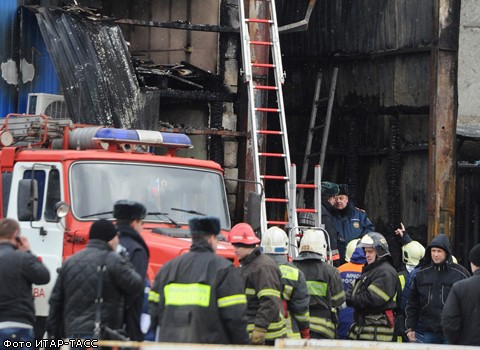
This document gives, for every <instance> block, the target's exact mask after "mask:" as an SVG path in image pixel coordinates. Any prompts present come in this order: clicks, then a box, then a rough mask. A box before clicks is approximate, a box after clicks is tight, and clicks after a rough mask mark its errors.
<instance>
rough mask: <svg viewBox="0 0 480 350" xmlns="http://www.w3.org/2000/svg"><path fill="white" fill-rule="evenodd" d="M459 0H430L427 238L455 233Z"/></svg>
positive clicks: (450, 236) (451, 239) (451, 235)
mask: <svg viewBox="0 0 480 350" xmlns="http://www.w3.org/2000/svg"><path fill="white" fill-rule="evenodd" d="M459 26H460V1H458V0H433V1H432V52H431V65H430V122H429V135H428V141H429V155H428V166H429V170H428V196H429V198H428V239H429V240H431V239H432V238H433V237H434V236H436V235H437V234H440V233H444V234H446V235H448V236H449V238H450V241H453V238H454V232H455V169H456V155H455V139H456V127H457V112H458V107H457V105H458V91H457V64H458V36H459Z"/></svg>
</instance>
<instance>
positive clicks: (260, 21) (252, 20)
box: [245, 18, 273, 23]
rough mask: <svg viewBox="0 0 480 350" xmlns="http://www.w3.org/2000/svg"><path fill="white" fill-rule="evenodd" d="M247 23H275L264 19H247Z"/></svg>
mask: <svg viewBox="0 0 480 350" xmlns="http://www.w3.org/2000/svg"><path fill="white" fill-rule="evenodd" d="M245 21H246V22H251V23H273V21H272V20H271V19H263V18H247V19H245Z"/></svg>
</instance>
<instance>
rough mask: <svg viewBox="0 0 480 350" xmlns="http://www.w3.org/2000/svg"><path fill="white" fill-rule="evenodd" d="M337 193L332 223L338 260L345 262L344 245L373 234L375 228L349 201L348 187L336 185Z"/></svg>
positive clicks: (363, 212) (361, 211)
mask: <svg viewBox="0 0 480 350" xmlns="http://www.w3.org/2000/svg"><path fill="white" fill-rule="evenodd" d="M338 188H339V192H338V194H337V195H336V196H335V202H334V204H333V205H334V207H335V209H336V210H335V212H334V213H333V219H332V222H333V224H334V226H335V228H336V229H337V231H338V233H339V238H338V248H339V251H340V256H341V257H340V260H341V262H342V264H343V263H344V262H345V248H346V245H347V244H348V243H349V242H350V241H351V240H353V239H357V238H362V237H363V236H364V235H365V234H366V233H368V232H374V231H375V226H373V224H372V222H371V221H370V220H369V219H368V217H367V213H366V212H365V210H363V209H360V208H357V207H355V205H354V203H353V202H352V201H350V200H349V195H350V193H349V190H348V185H346V184H340V185H338Z"/></svg>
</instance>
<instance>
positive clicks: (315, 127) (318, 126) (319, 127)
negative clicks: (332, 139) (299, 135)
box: [310, 124, 325, 131]
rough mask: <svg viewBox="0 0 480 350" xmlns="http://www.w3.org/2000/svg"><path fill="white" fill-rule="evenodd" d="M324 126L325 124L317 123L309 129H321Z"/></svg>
mask: <svg viewBox="0 0 480 350" xmlns="http://www.w3.org/2000/svg"><path fill="white" fill-rule="evenodd" d="M324 126H325V124H320V125H317V126H314V127H313V128H311V129H310V131H316V130H318V129H321V128H323V127H324Z"/></svg>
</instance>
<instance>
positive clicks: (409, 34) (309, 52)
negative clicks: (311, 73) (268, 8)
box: [277, 0, 431, 58]
mask: <svg viewBox="0 0 480 350" xmlns="http://www.w3.org/2000/svg"><path fill="white" fill-rule="evenodd" d="M307 3H308V1H307V0H299V1H289V0H277V9H278V20H279V24H280V25H286V24H289V23H292V22H296V21H298V20H300V19H301V17H302V16H304V13H305V10H304V9H305V8H306V5H307ZM430 24H431V0H422V1H411V0H362V1H358V0H321V1H320V0H319V1H317V3H316V5H315V8H314V10H313V13H312V16H311V18H310V25H309V27H308V30H307V31H304V32H298V33H289V34H284V35H282V36H281V38H280V40H281V45H282V52H283V53H284V54H285V56H295V55H298V56H300V57H303V58H308V57H319V56H322V55H324V56H331V55H333V54H335V53H343V54H358V53H371V52H375V51H385V50H393V49H398V48H411V47H418V46H425V45H428V44H429V43H430V32H431V25H430Z"/></svg>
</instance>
